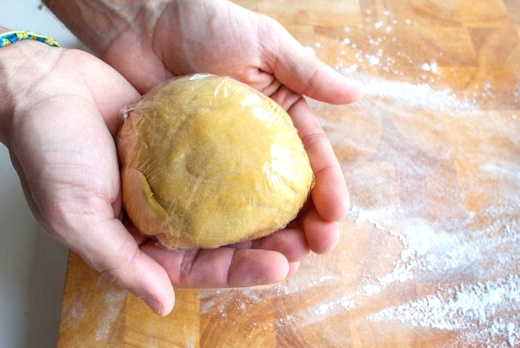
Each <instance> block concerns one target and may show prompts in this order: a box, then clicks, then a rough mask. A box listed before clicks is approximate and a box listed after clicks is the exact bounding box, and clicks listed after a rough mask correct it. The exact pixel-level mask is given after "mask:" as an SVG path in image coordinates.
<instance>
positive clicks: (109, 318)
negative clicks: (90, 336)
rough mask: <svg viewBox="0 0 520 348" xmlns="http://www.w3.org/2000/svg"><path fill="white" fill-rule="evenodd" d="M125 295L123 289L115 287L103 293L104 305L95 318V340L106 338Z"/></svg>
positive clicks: (122, 304)
mask: <svg viewBox="0 0 520 348" xmlns="http://www.w3.org/2000/svg"><path fill="white" fill-rule="evenodd" d="M126 295H127V294H126V292H125V291H122V290H121V289H115V288H114V289H111V290H109V291H107V293H106V294H105V307H104V310H103V311H102V314H103V315H100V316H99V317H98V318H97V324H98V325H97V330H96V333H95V338H96V341H106V340H107V338H108V334H109V331H110V328H111V327H112V323H113V322H114V320H116V318H117V317H118V315H119V314H120V312H121V310H122V309H123V307H124V303H125V301H124V300H125V298H126Z"/></svg>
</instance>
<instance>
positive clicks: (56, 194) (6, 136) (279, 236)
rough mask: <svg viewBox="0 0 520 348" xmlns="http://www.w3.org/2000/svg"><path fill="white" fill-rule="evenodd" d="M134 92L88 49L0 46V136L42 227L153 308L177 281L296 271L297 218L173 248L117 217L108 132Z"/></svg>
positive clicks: (269, 278) (209, 283)
mask: <svg viewBox="0 0 520 348" xmlns="http://www.w3.org/2000/svg"><path fill="white" fill-rule="evenodd" d="M139 98H140V94H139V93H138V92H137V90H135V89H134V88H133V87H132V85H131V84H130V83H128V82H127V81H126V79H125V78H124V77H123V76H121V75H120V74H119V73H118V72H117V71H116V70H114V69H113V68H111V67H110V66H109V65H107V64H106V63H104V62H102V61H101V60H99V59H98V58H95V57H94V56H92V55H90V54H88V53H86V52H83V51H78V50H67V49H61V48H53V47H48V46H46V45H44V44H42V43H39V42H34V41H22V42H18V43H16V44H13V45H11V46H8V47H3V48H2V49H0V141H1V142H3V143H4V144H5V145H6V146H7V147H8V149H9V152H10V156H11V160H12V163H13V165H14V167H15V169H16V171H17V173H18V175H19V176H20V181H21V184H22V187H23V190H24V194H25V196H26V199H27V202H28V204H29V206H30V208H31V210H32V212H33V214H34V215H35V217H36V219H37V220H38V222H39V223H40V224H41V225H42V226H43V228H44V229H45V230H46V231H47V232H48V233H49V234H50V235H51V236H53V237H54V238H55V239H57V240H58V241H59V242H61V243H63V244H64V245H66V246H68V247H70V248H71V249H72V250H74V251H75V252H77V253H78V254H79V255H80V256H81V257H82V258H83V259H84V260H85V261H86V262H87V263H88V264H90V265H91V266H92V267H93V268H95V269H96V270H98V271H99V272H101V273H102V274H104V275H105V276H106V277H107V278H108V279H109V280H110V281H112V282H114V283H116V284H117V285H120V286H122V287H124V288H126V289H128V290H130V291H131V292H132V293H134V294H135V295H137V296H139V297H141V298H142V299H143V300H144V301H145V302H146V303H147V304H148V305H149V306H150V307H151V308H152V309H153V310H154V311H155V312H156V313H157V314H159V315H166V314H168V313H170V312H171V310H172V308H173V305H174V302H175V296H174V290H173V286H179V287H230V286H231V287H239V286H253V285H260V284H268V283H274V282H278V281H280V280H283V279H284V278H286V277H287V276H288V275H290V274H291V273H292V272H294V271H295V270H296V269H297V267H298V261H299V260H301V259H302V258H303V257H305V256H306V254H307V253H308V246H307V240H306V239H305V238H304V236H303V234H302V233H301V227H300V226H299V224H298V223H297V222H294V223H293V225H292V226H291V227H289V228H287V229H285V230H284V231H280V232H278V233H276V234H274V235H273V236H270V237H267V238H264V239H262V240H258V241H254V242H249V243H241V244H238V245H234V246H231V247H223V248H219V249H214V250H189V251H179V252H170V251H166V250H164V249H162V248H160V247H158V246H156V244H155V242H154V241H153V240H150V239H147V238H145V237H143V236H141V235H140V234H139V233H138V231H136V229H135V227H134V226H133V225H132V224H131V223H130V222H128V221H127V220H126V219H125V218H124V217H123V216H124V214H123V209H122V203H121V196H120V175H119V166H118V160H117V153H116V147H115V141H114V138H115V136H116V134H117V131H118V129H119V128H120V123H121V117H120V115H119V112H120V109H121V107H123V106H124V105H128V104H130V103H134V102H136V101H137V100H138V99H139ZM305 219H307V220H311V219H310V218H309V217H307V218H303V220H304V221H303V222H302V223H303V224H309V223H310V224H312V223H313V222H307V223H306V222H305ZM129 232H130V233H129ZM172 285H173V286H172Z"/></svg>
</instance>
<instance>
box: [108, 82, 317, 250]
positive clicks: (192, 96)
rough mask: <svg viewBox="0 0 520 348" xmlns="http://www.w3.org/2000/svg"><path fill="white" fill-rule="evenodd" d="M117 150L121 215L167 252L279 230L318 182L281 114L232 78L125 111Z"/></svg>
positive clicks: (161, 91) (172, 86)
mask: <svg viewBox="0 0 520 348" xmlns="http://www.w3.org/2000/svg"><path fill="white" fill-rule="evenodd" d="M117 145H118V153H119V159H120V162H121V166H122V169H121V177H122V196H123V204H124V206H125V209H126V211H127V213H128V215H129V217H130V219H131V220H132V221H133V223H134V224H135V225H136V227H137V228H138V229H139V230H140V231H141V233H143V234H145V235H147V236H153V237H154V238H156V239H157V240H158V241H159V242H160V243H161V244H162V245H163V246H165V247H167V248H169V249H186V248H217V247H219V246H222V245H227V244H231V243H235V242H240V241H244V240H252V239H257V238H260V237H263V236H266V235H268V234H271V233H273V232H275V231H277V230H280V229H282V228H284V227H285V226H286V225H287V223H289V222H290V221H291V220H292V219H294V218H295V217H296V215H297V214H298V212H299V210H300V209H301V207H302V206H303V204H304V203H305V201H306V199H307V196H308V194H309V190H310V188H311V186H312V184H313V173H312V170H311V167H310V164H309V159H308V157H307V154H306V152H305V150H304V148H303V145H302V142H301V140H300V138H299V137H298V133H297V130H296V128H294V126H293V124H292V121H291V119H290V117H289V116H288V115H287V113H286V112H285V110H284V109H283V108H282V107H280V106H279V105H278V104H276V103H275V102H274V101H273V100H271V99H270V98H268V97H266V96H264V95H263V94H261V93H260V92H258V91H256V90H254V89H253V88H251V87H249V86H247V85H245V84H242V83H240V82H238V81H236V80H233V79H231V78H227V77H219V76H215V75H190V76H185V77H180V78H176V79H173V80H171V81H169V82H167V83H166V84H164V85H162V86H160V87H158V88H156V89H154V90H153V91H151V92H150V93H148V94H146V95H145V96H144V97H143V99H142V100H141V101H140V102H139V103H138V104H136V105H135V106H134V107H133V109H131V110H130V111H128V112H127V113H126V115H125V121H124V123H123V126H122V128H121V131H120V133H119V136H118V139H117Z"/></svg>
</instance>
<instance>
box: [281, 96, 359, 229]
mask: <svg viewBox="0 0 520 348" xmlns="http://www.w3.org/2000/svg"><path fill="white" fill-rule="evenodd" d="M288 112H289V114H290V116H291V118H292V120H293V123H294V126H295V127H296V128H297V129H298V134H299V136H300V137H301V139H302V142H303V145H304V147H305V150H306V151H307V154H308V156H309V160H310V163H311V167H312V170H313V172H314V176H315V185H314V188H313V189H312V192H311V196H312V201H313V203H314V206H315V207H316V210H317V211H318V213H319V214H320V215H321V217H322V218H324V219H325V220H328V221H338V220H340V219H342V218H343V217H344V216H345V215H346V213H347V211H348V208H349V204H350V203H349V195H348V190H347V185H346V183H345V177H344V176H343V172H342V170H341V167H340V165H339V162H338V160H337V158H336V155H335V154H334V150H333V149H332V146H331V144H330V142H329V140H328V139H327V136H326V134H325V132H324V131H323V129H322V128H321V126H320V124H319V121H318V119H317V118H316V117H315V115H314V113H313V112H312V110H311V109H310V107H309V106H308V105H307V102H306V101H305V100H304V99H303V98H300V99H299V100H298V101H297V102H295V103H294V104H293V105H292V106H291V107H290V108H289V110H288Z"/></svg>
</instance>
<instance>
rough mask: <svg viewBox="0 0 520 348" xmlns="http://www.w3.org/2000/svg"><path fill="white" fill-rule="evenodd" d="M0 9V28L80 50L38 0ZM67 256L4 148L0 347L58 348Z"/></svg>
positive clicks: (14, 1)
mask: <svg viewBox="0 0 520 348" xmlns="http://www.w3.org/2000/svg"><path fill="white" fill-rule="evenodd" d="M0 5H1V10H0V26H3V27H6V28H9V29H12V30H23V29H26V30H31V31H34V32H37V33H40V34H46V35H49V36H51V37H53V38H55V39H56V40H57V41H58V42H59V43H60V44H61V45H62V46H65V47H76V46H79V43H78V41H77V40H76V38H75V37H74V36H73V35H72V34H70V32H68V31H67V30H66V29H65V28H64V27H63V25H62V24H61V23H60V22H58V21H57V20H56V19H55V18H54V17H53V15H52V14H51V13H50V12H49V11H48V10H47V9H45V8H40V1H38V0H1V2H0ZM0 49H1V48H0ZM0 54H1V52H0ZM0 83H1V82H0ZM67 256H68V250H67V248H65V247H64V246H62V245H60V244H58V243H57V242H55V241H54V240H53V239H51V238H50V237H49V236H48V235H46V234H45V233H44V232H43V230H42V229H41V228H40V227H39V225H38V224H37V223H36V221H35V219H34V218H33V216H32V214H31V212H30V210H29V208H28V207H27V204H26V202H25V198H24V196H23V192H22V189H21V186H20V182H19V179H18V176H17V175H16V172H15V171H14V169H13V167H12V165H11V161H10V159H9V153H8V151H7V149H6V147H5V146H4V145H3V144H1V143H0V348H4V347H6V348H13V347H14V348H16V347H43V348H46V347H55V346H56V342H57V338H58V329H59V323H60V313H61V302H62V299H63V287H64V284H65V272H66V267H67Z"/></svg>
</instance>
